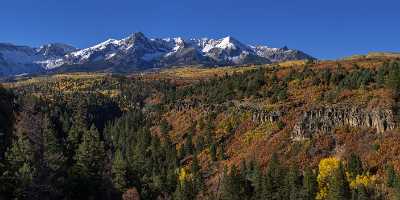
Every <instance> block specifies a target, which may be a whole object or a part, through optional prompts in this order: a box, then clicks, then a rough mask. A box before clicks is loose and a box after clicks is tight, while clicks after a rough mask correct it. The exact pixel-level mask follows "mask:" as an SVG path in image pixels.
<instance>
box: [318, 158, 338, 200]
mask: <svg viewBox="0 0 400 200" xmlns="http://www.w3.org/2000/svg"><path fill="white" fill-rule="evenodd" d="M339 165H340V160H339V159H337V158H335V157H329V158H324V159H322V160H321V161H320V162H319V166H318V169H319V174H318V177H317V182H318V188H319V191H318V194H317V197H316V199H325V198H326V196H327V194H328V187H329V178H330V177H331V176H332V174H333V173H334V171H335V170H337V169H338V168H339Z"/></svg>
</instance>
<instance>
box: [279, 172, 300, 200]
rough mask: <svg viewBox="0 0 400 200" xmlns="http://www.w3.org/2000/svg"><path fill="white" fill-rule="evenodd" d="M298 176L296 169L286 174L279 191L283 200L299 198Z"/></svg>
mask: <svg viewBox="0 0 400 200" xmlns="http://www.w3.org/2000/svg"><path fill="white" fill-rule="evenodd" d="M300 186H301V183H300V175H299V171H298V169H297V168H296V167H293V168H290V169H289V171H288V173H286V176H285V179H284V182H283V186H282V188H281V190H280V192H281V197H282V198H283V199H290V200H297V199H299V198H300Z"/></svg>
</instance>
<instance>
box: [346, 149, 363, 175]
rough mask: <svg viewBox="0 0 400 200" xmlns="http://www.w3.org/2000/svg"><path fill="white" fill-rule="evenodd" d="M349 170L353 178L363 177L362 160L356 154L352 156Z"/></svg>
mask: <svg viewBox="0 0 400 200" xmlns="http://www.w3.org/2000/svg"><path fill="white" fill-rule="evenodd" d="M348 170H349V173H350V176H351V177H352V178H355V177H356V176H357V175H361V174H362V172H363V168H362V162H361V159H360V157H358V156H357V155H356V154H354V153H352V154H351V155H350V159H349V162H348Z"/></svg>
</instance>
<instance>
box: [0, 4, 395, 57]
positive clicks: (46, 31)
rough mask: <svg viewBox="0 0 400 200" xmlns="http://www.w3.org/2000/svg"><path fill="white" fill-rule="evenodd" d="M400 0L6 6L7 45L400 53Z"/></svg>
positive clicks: (1, 11)
mask: <svg viewBox="0 0 400 200" xmlns="http://www.w3.org/2000/svg"><path fill="white" fill-rule="evenodd" d="M399 8H400V1H399V0H379V1H378V0H375V1H373V0H179V1H178V0H143V1H137V0H108V1H107V0H2V2H1V6H0V27H1V28H0V42H11V43H16V44H26V45H31V46H39V45H41V44H44V43H49V42H64V43H68V44H71V45H73V46H76V47H79V48H83V47H87V46H90V45H93V44H96V43H98V42H101V41H103V40H106V39H108V38H122V37H126V36H127V35H129V34H130V33H132V32H136V31H141V32H143V33H145V35H147V36H149V37H169V36H182V37H185V38H192V37H215V38H218V37H224V36H226V35H231V36H234V37H235V38H237V39H239V40H241V41H242V42H245V43H249V44H265V45H269V46H274V47H281V46H284V45H287V46H288V47H289V48H296V49H301V50H303V51H305V52H306V53H309V54H311V55H313V56H315V57H317V58H321V59H334V58H339V57H342V56H346V55H352V54H360V53H366V52H369V51H400V9H399Z"/></svg>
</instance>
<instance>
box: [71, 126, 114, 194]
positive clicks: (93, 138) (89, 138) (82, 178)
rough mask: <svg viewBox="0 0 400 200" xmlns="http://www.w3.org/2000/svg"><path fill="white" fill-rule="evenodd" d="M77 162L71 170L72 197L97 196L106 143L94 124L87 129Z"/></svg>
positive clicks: (100, 183)
mask: <svg viewBox="0 0 400 200" xmlns="http://www.w3.org/2000/svg"><path fill="white" fill-rule="evenodd" d="M75 161H76V164H75V166H74V167H73V170H72V171H71V172H70V177H71V178H70V186H71V188H69V195H70V198H74V199H75V198H95V196H96V195H97V196H99V195H101V194H100V193H98V192H97V191H99V188H101V187H102V181H103V173H104V167H105V162H106V155H105V150H104V144H103V142H102V141H101V140H100V137H99V133H98V132H97V129H96V128H95V127H94V125H93V126H92V127H91V128H90V130H88V131H85V132H84V134H83V136H82V143H80V144H79V146H78V149H77V151H76V155H75Z"/></svg>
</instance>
